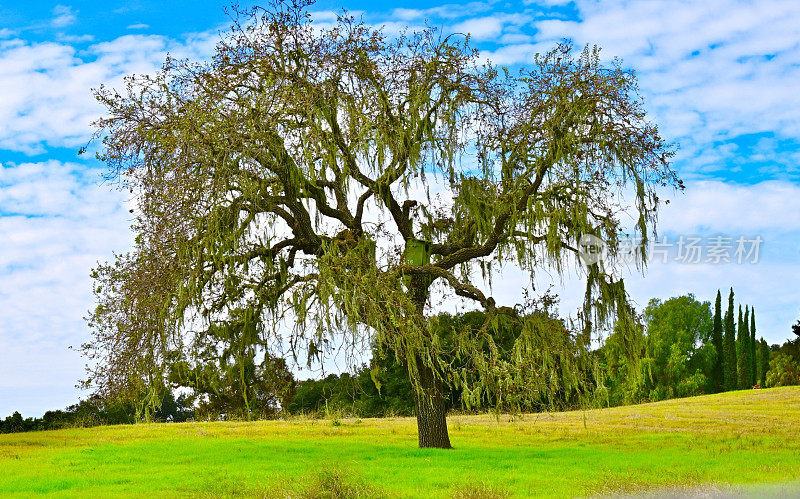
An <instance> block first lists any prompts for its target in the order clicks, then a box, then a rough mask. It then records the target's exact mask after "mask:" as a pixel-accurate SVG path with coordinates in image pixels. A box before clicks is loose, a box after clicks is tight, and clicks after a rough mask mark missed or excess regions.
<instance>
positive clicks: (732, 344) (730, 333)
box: [722, 288, 737, 391]
mask: <svg viewBox="0 0 800 499" xmlns="http://www.w3.org/2000/svg"><path fill="white" fill-rule="evenodd" d="M733 313H734V312H733V288H731V293H730V295H728V311H727V312H726V313H725V338H724V343H723V345H722V353H723V375H724V380H725V391H728V390H735V389H736V385H737V377H736V328H735V326H734V324H733Z"/></svg>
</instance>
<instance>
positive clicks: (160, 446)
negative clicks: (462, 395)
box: [0, 387, 800, 497]
mask: <svg viewBox="0 0 800 499" xmlns="http://www.w3.org/2000/svg"><path fill="white" fill-rule="evenodd" d="M449 421H450V428H451V439H452V441H453V445H454V446H456V449H454V450H450V451H443V450H420V449H417V448H416V433H415V431H416V430H415V421H414V420H413V419H411V418H397V419H370V420H363V421H362V420H342V421H338V420H334V421H331V420H308V419H296V420H292V421H289V422H285V421H263V422H249V423H248V422H242V423H228V422H224V423H187V424H151V425H134V426H116V427H101V428H91V429H72V430H60V431H52V432H41V433H27V434H15V435H0V470H2V473H0V495H7V494H20V495H26V496H27V495H31V494H38V493H55V494H58V495H66V496H89V495H91V496H95V497H98V496H107V495H115V496H120V495H122V496H142V495H156V496H176V495H177V496H198V495H199V496H203V495H208V496H219V495H244V496H266V497H286V496H310V497H320V496H325V494H324V493H325V492H326V491H330V490H338V491H339V492H341V494H339V495H338V496H337V495H335V494H334V497H353V496H360V497H383V496H407V497H415V496H439V497H452V496H454V495H455V496H463V497H495V496H498V497H502V496H505V495H519V496H530V495H538V496H554V497H570V496H586V495H593V494H597V493H601V494H603V493H625V492H636V493H640V492H643V491H647V490H653V489H657V490H662V488H663V487H679V488H680V490H685V491H692V490H704V491H707V490H709V487H711V489H712V490H722V491H727V490H729V489H728V488H727V487H728V484H741V483H759V482H783V483H788V485H784V486H783V488H782V489H780V490H782V491H784V490H794V489H795V488H796V487H795V485H793V484H792V482H794V481H797V480H798V479H800V387H789V388H775V389H769V390H754V391H741V392H730V393H725V394H718V395H709V396H702V397H694V398H687V399H678V400H670V401H666V402H658V403H653V404H643V405H638V406H629V407H618V408H612V409H601V410H590V411H585V412H583V411H573V412H564V413H548V414H529V415H523V416H517V417H510V416H505V415H504V416H500V417H499V418H496V417H495V416H493V415H483V416H452V417H451V418H450V419H449ZM328 496H329V497H330V495H328Z"/></svg>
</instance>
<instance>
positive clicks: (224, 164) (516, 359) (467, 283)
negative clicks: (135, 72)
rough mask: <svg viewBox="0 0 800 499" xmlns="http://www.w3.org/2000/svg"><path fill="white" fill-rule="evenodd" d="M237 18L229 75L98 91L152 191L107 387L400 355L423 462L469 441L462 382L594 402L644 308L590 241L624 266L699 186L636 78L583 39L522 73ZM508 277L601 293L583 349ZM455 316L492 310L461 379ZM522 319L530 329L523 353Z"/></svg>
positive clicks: (342, 23) (286, 15)
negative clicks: (450, 391) (588, 390)
mask: <svg viewBox="0 0 800 499" xmlns="http://www.w3.org/2000/svg"><path fill="white" fill-rule="evenodd" d="M236 19H237V20H236V22H235V23H234V26H233V28H232V30H231V31H230V33H228V34H226V35H224V36H223V37H222V39H221V41H220V42H219V45H218V47H217V50H216V53H215V55H214V56H213V59H212V60H210V61H207V62H190V61H175V60H171V59H169V60H167V61H166V62H165V64H164V66H163V69H162V70H161V71H160V72H159V73H158V74H156V75H150V76H147V75H143V76H132V77H130V78H129V79H128V83H127V88H126V89H124V90H120V91H116V90H109V89H104V88H101V89H100V90H99V91H98V92H97V98H98V99H99V101H100V102H101V103H102V104H103V105H104V106H105V108H106V109H107V115H106V116H105V117H104V118H102V119H100V120H99V121H98V123H97V125H98V136H99V137H100V138H101V140H102V151H101V153H100V154H99V156H100V158H101V159H102V160H103V161H105V162H106V164H107V165H108V168H109V173H110V175H111V176H112V177H115V178H118V179H120V180H121V182H122V183H123V185H124V186H125V187H126V188H129V189H130V190H131V192H132V193H133V199H134V200H135V202H136V209H137V211H136V222H135V223H134V227H133V228H134V230H135V231H136V233H137V240H136V245H135V247H134V250H133V251H132V252H131V253H130V254H127V255H123V256H121V257H120V258H118V260H117V262H116V263H115V264H112V265H108V266H102V267H100V268H99V269H98V272H97V274H96V277H97V279H98V289H97V290H98V297H99V306H98V309H97V310H95V312H94V313H93V314H92V317H91V318H90V319H91V320H92V323H93V325H94V326H95V327H94V336H93V339H92V341H90V342H89V343H87V345H86V346H85V350H86V351H87V353H89V354H90V355H92V356H93V357H94V360H95V361H96V363H95V364H94V365H95V366H97V368H96V369H95V370H94V373H93V378H92V381H93V382H94V384H95V385H97V386H99V387H105V388H109V387H110V388H111V389H114V388H116V389H117V390H120V389H127V387H130V386H135V387H137V388H136V390H138V391H137V392H136V393H140V394H141V393H147V387H148V386H156V385H158V383H160V382H162V380H163V379H164V378H165V376H167V374H166V373H167V371H169V366H170V365H174V364H175V363H181V365H188V366H191V365H198V364H202V363H203V362H205V359H204V358H203V355H202V352H203V351H208V348H209V345H214V344H217V345H218V348H219V349H220V350H225V349H230V348H232V347H231V345H238V347H237V348H239V349H240V350H241V351H243V352H244V351H246V352H250V354H252V349H248V347H247V345H252V346H258V347H259V348H261V349H262V351H264V352H267V351H269V352H276V351H279V350H281V348H282V347H285V348H284V350H285V351H291V352H294V353H299V354H301V355H303V356H307V357H308V358H309V360H314V359H315V358H319V357H321V356H323V355H324V354H325V352H326V349H329V348H332V347H336V348H341V347H342V346H343V345H344V346H350V347H352V348H357V347H359V346H360V345H365V344H367V345H376V346H377V347H378V348H379V349H383V350H384V351H390V352H394V353H395V354H396V355H397V357H398V359H399V360H400V361H401V362H402V363H403V364H404V365H405V366H406V368H407V370H408V373H409V376H410V379H411V381H412V383H413V385H414V387H415V394H416V395H415V397H416V402H415V408H416V416H417V421H418V428H419V445H420V446H421V447H450V440H449V437H448V433H447V425H446V419H445V403H444V399H443V397H442V387H443V386H444V384H445V383H451V384H454V385H458V386H459V387H460V388H461V389H462V390H463V393H464V397H465V399H467V400H477V399H480V398H483V399H491V400H493V401H495V402H498V403H512V404H513V402H514V400H520V397H526V396H528V395H530V394H532V393H534V394H537V396H539V397H540V398H541V397H543V396H544V397H545V398H546V396H547V394H555V393H562V392H564V391H575V390H578V391H579V390H582V389H583V387H582V386H583V385H582V382H581V380H580V379H579V378H580V372H581V369H580V366H579V365H578V364H579V362H581V360H580V359H582V358H583V357H582V356H581V355H580V352H581V351H582V350H585V349H586V348H587V347H588V345H589V341H590V335H591V331H592V329H593V327H596V326H597V325H598V324H600V323H602V322H603V321H606V320H608V319H609V318H611V317H612V316H613V315H614V314H615V313H620V312H623V311H625V310H629V307H627V306H626V303H625V302H626V294H625V290H624V286H623V283H622V281H621V280H619V279H616V278H615V277H614V274H613V272H611V270H610V268H609V266H608V264H607V262H608V261H609V260H607V259H606V260H600V261H596V262H595V261H593V260H591V261H589V264H588V265H585V266H583V265H580V264H579V260H578V254H579V253H580V246H579V245H580V243H581V241H582V238H586V237H587V236H588V235H591V236H595V237H597V238H599V239H600V240H602V241H604V242H605V243H607V245H608V255H609V257H610V258H613V256H614V255H615V254H616V253H617V251H618V242H619V241H620V239H621V233H622V232H623V228H624V227H625V225H624V224H623V221H625V223H627V221H626V220H628V219H625V218H623V214H624V216H626V217H627V216H629V215H633V218H632V219H633V220H634V221H635V223H634V224H633V225H635V227H634V229H633V230H634V231H635V233H636V234H638V235H639V236H641V237H642V238H644V239H645V240H646V239H647V237H648V236H649V235H651V234H652V233H653V231H654V223H655V214H656V209H657V206H658V197H657V196H656V193H655V192H656V189H657V188H658V187H659V186H678V187H681V184H680V181H679V180H678V179H677V178H676V176H675V174H674V172H673V171H672V170H671V169H670V167H669V164H668V161H669V158H670V156H671V154H672V151H671V148H670V146H669V145H668V144H666V143H665V142H664V140H663V139H662V138H661V137H660V136H659V134H658V131H657V128H656V126H655V125H654V124H652V123H651V122H649V121H648V119H647V118H646V115H645V112H644V110H643V106H642V103H641V99H640V97H639V96H638V93H637V87H636V78H635V76H634V74H633V73H632V72H631V71H628V70H626V69H624V68H622V67H621V65H620V64H619V62H617V61H613V62H611V63H603V62H602V61H601V60H600V57H599V54H598V51H597V50H591V49H588V48H587V49H585V50H583V51H582V52H581V51H578V52H575V51H574V49H573V48H572V47H571V46H570V45H569V44H562V45H559V46H557V47H555V48H554V49H553V50H552V51H550V52H548V53H546V54H543V55H538V56H536V57H535V59H534V62H533V63H532V64H531V67H529V68H528V69H526V70H523V71H521V72H511V71H508V70H506V69H505V68H498V67H495V66H493V65H491V64H486V63H483V62H482V60H481V58H480V55H479V53H478V52H477V51H475V50H473V49H471V48H470V45H469V39H468V37H466V36H463V35H459V34H455V35H450V36H443V34H442V33H440V32H439V31H437V30H434V29H429V30H424V31H420V32H408V33H406V34H404V35H402V36H391V37H390V36H387V35H385V34H383V33H382V32H381V31H380V30H377V31H376V30H374V29H373V28H371V27H370V26H368V25H365V24H363V23H362V22H360V21H358V20H356V19H353V18H352V17H348V16H347V15H342V16H341V17H340V18H339V20H338V21H337V22H336V23H334V24H333V25H332V26H327V27H318V26H316V25H315V24H314V23H313V22H312V21H311V18H310V16H309V14H308V6H307V5H292V4H277V5H276V6H273V7H272V8H270V9H254V10H253V11H249V12H247V13H244V15H240V16H239V17H237V18H236ZM643 248H644V247H642V250H641V251H640V252H637V253H636V254H635V255H634V256H635V258H636V259H637V262H638V263H642V262H643V260H644V257H645V252H644V249H643ZM503 265H513V266H515V267H518V268H519V269H521V270H522V272H523V273H524V274H526V275H529V276H530V279H531V282H533V279H534V278H535V277H536V276H537V275H539V273H540V272H548V273H549V275H551V276H559V275H563V274H565V273H567V272H570V271H573V270H576V269H577V271H579V272H581V273H582V274H583V275H585V278H586V298H585V301H586V303H585V306H584V308H583V310H582V312H581V314H580V317H581V320H580V321H579V323H576V324H575V325H574V327H573V331H572V332H569V333H565V332H564V331H565V330H564V328H563V326H558V327H552V321H537V320H534V319H530V317H536V316H537V314H525V313H523V311H522V310H521V309H520V307H513V306H509V305H514V304H505V306H501V304H498V303H497V302H496V301H495V299H494V298H493V297H492V296H491V295H490V289H491V287H489V286H487V284H486V282H487V279H488V278H489V277H490V276H491V275H492V272H493V271H494V270H496V269H497V268H498V267H499V266H503ZM434 298H438V299H448V300H461V301H463V302H465V303H469V304H472V305H473V306H477V307H480V308H481V309H483V310H485V312H486V317H487V319H486V323H485V324H484V326H483V327H482V328H480V330H479V331H478V332H477V333H475V332H474V331H471V330H470V331H464V332H461V333H460V334H457V335H455V337H454V338H455V339H454V341H453V342H452V344H454V345H455V347H454V348H455V350H456V351H455V354H456V355H457V356H458V358H459V359H460V360H459V362H458V365H459V366H460V367H458V368H456V367H454V366H453V365H450V364H448V363H447V362H445V361H444V360H443V359H445V358H453V357H452V355H450V356H444V355H442V352H441V349H442V348H443V347H442V343H441V342H440V339H439V338H438V335H437V334H436V333H435V332H434V331H435V328H434V327H432V321H433V320H435V318H434V316H435V313H434V312H435V308H436V307H435V303H434V302H433V301H432V300H433V299H434ZM500 316H505V317H506V318H507V319H510V320H518V321H520V322H521V323H522V327H521V328H520V331H521V332H520V335H519V337H518V338H517V339H516V341H515V343H514V347H513V350H512V351H511V352H506V354H504V355H500V354H499V353H498V351H497V348H496V345H495V344H494V341H493V331H495V326H496V324H497V320H498V317H500ZM538 316H540V314H539V315H538ZM526 317H528V318H527V319H526ZM504 320H506V319H504ZM237 351H238V350H237Z"/></svg>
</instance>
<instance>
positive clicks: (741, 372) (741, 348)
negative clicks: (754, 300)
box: [736, 305, 752, 390]
mask: <svg viewBox="0 0 800 499" xmlns="http://www.w3.org/2000/svg"><path fill="white" fill-rule="evenodd" d="M745 310H747V309H745ZM746 313H747V315H746V316H743V315H742V306H741V305H739V326H738V328H737V336H736V362H737V364H736V365H737V374H738V384H739V389H740V390H744V389H746V388H750V386H752V385H750V386H748V383H750V360H749V359H748V358H747V353H748V352H749V351H750V347H749V345H748V343H750V333H749V332H748V331H747V322H748V321H749V320H750V314H749V311H748V312H746Z"/></svg>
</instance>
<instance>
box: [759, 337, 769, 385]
mask: <svg viewBox="0 0 800 499" xmlns="http://www.w3.org/2000/svg"><path fill="white" fill-rule="evenodd" d="M759 347H760V348H759V349H760V350H761V369H760V370H759V376H760V377H761V379H760V380H759V382H760V383H761V386H763V387H765V388H766V386H767V371H769V345H767V342H766V341H764V338H761V344H760V345H759Z"/></svg>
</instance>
